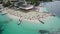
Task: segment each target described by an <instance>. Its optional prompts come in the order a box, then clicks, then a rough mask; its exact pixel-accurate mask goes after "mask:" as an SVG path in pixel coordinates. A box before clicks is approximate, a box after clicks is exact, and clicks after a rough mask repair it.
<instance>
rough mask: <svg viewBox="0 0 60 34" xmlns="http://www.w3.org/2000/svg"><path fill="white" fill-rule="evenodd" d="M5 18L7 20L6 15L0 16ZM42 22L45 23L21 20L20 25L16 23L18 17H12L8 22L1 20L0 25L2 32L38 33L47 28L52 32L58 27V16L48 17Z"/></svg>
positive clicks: (59, 21) (2, 18)
mask: <svg viewBox="0 0 60 34" xmlns="http://www.w3.org/2000/svg"><path fill="white" fill-rule="evenodd" d="M5 18H6V19H8V20H9V17H8V16H7V15H5V16H0V20H2V21H4V20H6V19H5ZM44 22H45V24H41V23H34V22H28V21H24V20H23V21H22V23H21V24H20V25H17V24H18V23H19V21H18V19H12V21H11V22H8V23H5V22H2V24H1V25H3V28H4V31H3V32H2V34H40V33H39V30H48V31H50V32H51V33H52V32H56V31H58V29H60V18H58V17H49V18H47V19H46V20H44ZM0 23H1V21H0ZM58 34H59V33H58Z"/></svg>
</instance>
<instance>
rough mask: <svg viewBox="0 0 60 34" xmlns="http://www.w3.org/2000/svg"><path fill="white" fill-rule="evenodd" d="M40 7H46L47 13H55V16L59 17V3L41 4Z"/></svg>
mask: <svg viewBox="0 0 60 34" xmlns="http://www.w3.org/2000/svg"><path fill="white" fill-rule="evenodd" d="M41 5H42V6H43V7H46V8H47V10H48V11H49V12H51V13H55V14H56V16H58V17H60V1H54V2H43V3H41Z"/></svg>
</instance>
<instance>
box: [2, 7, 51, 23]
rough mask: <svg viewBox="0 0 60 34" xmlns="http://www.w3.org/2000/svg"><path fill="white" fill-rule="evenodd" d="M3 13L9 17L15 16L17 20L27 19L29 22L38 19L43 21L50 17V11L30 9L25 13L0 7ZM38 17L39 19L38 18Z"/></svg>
mask: <svg viewBox="0 0 60 34" xmlns="http://www.w3.org/2000/svg"><path fill="white" fill-rule="evenodd" d="M2 12H3V13H7V15H8V17H10V18H12V19H13V18H15V19H16V18H17V19H18V20H19V19H20V20H27V21H30V22H39V20H41V21H43V20H45V19H46V18H48V17H51V15H52V14H51V13H48V12H36V11H30V12H28V13H25V12H23V11H21V10H14V9H9V8H4V9H2ZM38 19H39V20H38Z"/></svg>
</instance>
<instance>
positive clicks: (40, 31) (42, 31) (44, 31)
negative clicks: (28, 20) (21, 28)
mask: <svg viewBox="0 0 60 34" xmlns="http://www.w3.org/2000/svg"><path fill="white" fill-rule="evenodd" d="M39 33H41V34H44V33H48V34H49V31H47V30H39Z"/></svg>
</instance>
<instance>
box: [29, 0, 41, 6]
mask: <svg viewBox="0 0 60 34" xmlns="http://www.w3.org/2000/svg"><path fill="white" fill-rule="evenodd" d="M30 1H31V4H34V5H35V6H38V5H39V4H40V0H30Z"/></svg>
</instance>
